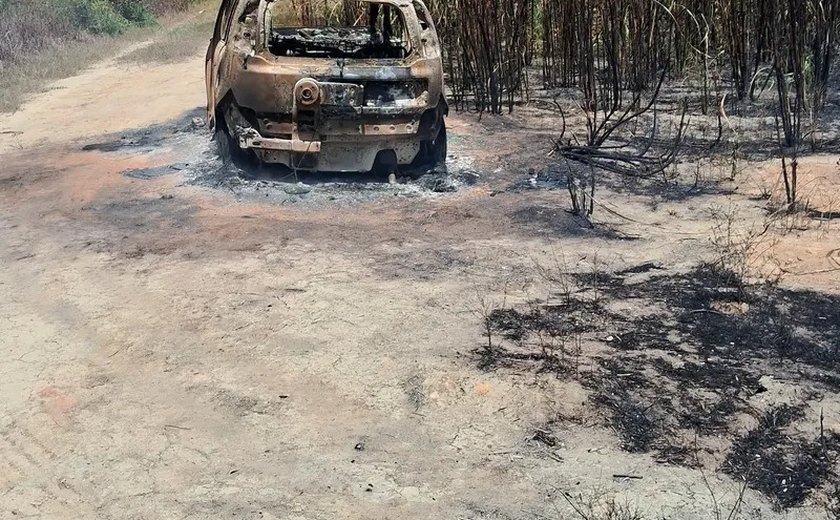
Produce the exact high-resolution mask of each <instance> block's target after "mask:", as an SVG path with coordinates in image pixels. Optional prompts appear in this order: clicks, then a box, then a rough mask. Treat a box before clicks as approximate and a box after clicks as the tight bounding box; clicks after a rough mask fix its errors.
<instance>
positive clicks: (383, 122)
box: [206, 0, 448, 171]
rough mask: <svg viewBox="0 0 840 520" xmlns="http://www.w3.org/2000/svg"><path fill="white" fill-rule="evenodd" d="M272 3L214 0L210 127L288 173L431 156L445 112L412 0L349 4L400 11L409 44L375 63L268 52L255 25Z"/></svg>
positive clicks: (263, 32) (262, 27)
mask: <svg viewBox="0 0 840 520" xmlns="http://www.w3.org/2000/svg"><path fill="white" fill-rule="evenodd" d="M273 1H274V0H223V1H222V3H221V7H220V10H219V15H218V18H217V21H216V26H215V30H214V34H213V38H212V40H211V42H210V46H209V48H208V51H207V58H206V83H207V109H208V121H209V123H210V125H211V126H212V127H214V128H216V129H217V131H219V132H224V133H226V134H227V135H226V137H228V138H229V139H231V141H232V143H233V144H234V146H238V147H239V149H241V150H242V151H249V152H252V153H253V154H255V155H256V156H257V157H258V158H259V159H260V160H261V161H263V162H269V163H280V164H285V165H286V166H289V167H292V168H295V169H304V170H324V171H369V170H371V169H373V168H374V166H375V165H376V164H378V163H380V162H381V163H383V164H385V165H387V166H390V167H392V168H396V167H403V166H408V165H411V164H416V163H418V162H419V161H421V160H423V159H426V158H428V157H430V156H431V155H433V153H432V149H433V147H434V146H438V147H439V146H440V143H439V141H440V139H441V137H440V136H441V135H442V136H443V137H442V138H443V139H444V140H445V130H444V117H445V115H446V113H447V111H448V109H447V105H446V100H445V97H444V84H443V68H442V63H441V53H440V43H439V41H438V37H437V33H436V31H435V27H434V24H433V22H432V20H431V16H430V15H429V11H428V9H427V8H426V6H425V5H424V4H423V2H422V1H421V0H356V1H358V2H360V3H361V4H362V5H363V6H365V7H366V6H368V5H372V4H379V5H386V6H389V7H390V9H392V10H394V9H396V10H399V13H400V14H401V16H402V20H403V24H404V26H405V33H406V34H407V38H408V42H409V44H410V47H409V48H410V50H409V51H408V52H407V55H406V56H405V57H402V58H384V59H356V58H347V57H339V58H334V57H320V56H319V57H311V56H283V55H281V56H278V55H275V54H273V53H272V52H271V50H270V45H269V41H270V37H271V35H270V34H268V32H269V28H268V27H267V26H268V24H267V23H261V22H260V21H261V20H265V19H266V15H267V10H268V9H270V8H271V5H272V3H273ZM377 96H378V97H377ZM383 100H384V101H383ZM435 143H437V145H436V144H435ZM444 144H445V143H444ZM444 150H445V148H444ZM444 154H445V152H444Z"/></svg>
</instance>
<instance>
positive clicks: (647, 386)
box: [476, 264, 840, 508]
mask: <svg viewBox="0 0 840 520" xmlns="http://www.w3.org/2000/svg"><path fill="white" fill-rule="evenodd" d="M567 276H568V277H569V278H570V279H571V280H573V283H574V286H575V288H576V289H575V290H573V291H566V293H565V294H561V295H556V297H552V298H551V301H541V302H531V303H530V304H529V305H528V306H527V307H525V308H504V309H497V310H495V311H493V312H492V313H491V314H490V315H489V316H487V320H488V322H489V323H488V324H489V325H490V330H491V331H492V338H491V344H492V346H489V347H488V346H485V347H483V348H481V349H478V350H476V354H477V359H478V361H479V364H480V366H481V367H482V368H484V369H486V370H492V369H496V368H503V367H515V368H517V369H520V370H521V369H528V370H534V371H537V372H542V373H546V374H553V375H556V376H557V377H563V378H575V379H577V380H579V381H580V382H581V383H582V384H583V385H584V386H585V387H586V388H587V389H588V390H589V391H590V400H591V402H592V404H593V405H594V408H595V409H597V410H599V413H600V411H603V414H604V421H605V422H606V424H607V425H608V426H609V427H610V428H611V429H613V430H614V431H615V433H616V435H617V436H618V438H619V439H620V442H621V447H622V449H624V450H626V451H628V452H634V453H651V454H653V456H654V457H655V459H656V460H657V461H659V462H662V463H671V464H679V465H685V466H690V467H696V466H700V465H702V462H701V461H702V460H703V457H702V455H703V454H704V453H706V454H711V455H715V456H719V458H718V459H717V460H720V459H721V458H722V459H723V460H724V462H723V464H722V466H721V467H720V469H721V470H722V471H724V472H725V473H727V474H730V475H732V476H733V477H735V478H738V479H745V480H746V481H747V483H748V485H749V486H750V487H752V488H754V489H756V490H758V491H760V492H762V493H764V494H765V495H767V496H768V497H769V498H770V499H771V500H772V501H773V503H774V504H775V505H776V506H778V507H779V508H789V507H793V506H797V505H800V504H802V502H803V501H804V500H805V499H806V497H808V495H809V494H810V493H811V492H812V491H813V490H815V489H817V488H819V487H820V486H822V485H823V484H824V483H825V482H827V481H832V480H834V479H837V478H840V475H838V464H840V435H837V434H830V433H823V432H822V430H821V421H820V417H818V416H817V417H809V416H808V415H807V414H806V413H805V403H806V400H814V399H820V398H821V397H823V396H825V395H827V394H830V395H837V394H838V393H840V369H839V368H838V367H840V297H837V296H833V295H826V294H822V293H818V292H812V291H796V290H790V289H785V288H781V287H779V286H776V285H770V284H762V285H748V284H747V283H745V282H744V281H743V280H739V279H738V277H737V276H736V275H734V274H733V273H729V272H721V271H720V270H719V269H717V268H715V267H714V266H710V265H701V266H698V267H696V268H695V269H693V270H692V271H690V272H687V273H667V272H664V271H662V270H661V269H659V268H658V267H657V266H655V265H653V264H646V265H643V266H636V267H633V268H630V269H627V270H625V271H622V272H618V273H595V274H593V273H577V274H576V273H569V274H567ZM637 280H638V281H637ZM616 309H619V310H616ZM764 376H771V377H773V378H774V379H775V380H781V381H785V382H792V383H795V384H796V385H798V386H799V387H801V388H802V389H804V392H802V393H801V394H802V395H800V398H801V399H802V401H801V402H798V403H792V404H785V405H781V406H776V407H775V408H772V409H770V410H763V411H762V410H758V409H757V408H756V407H755V406H754V405H753V404H751V403H750V399H751V398H752V397H753V396H756V395H757V394H760V393H763V392H765V391H766V390H767V389H766V388H765V387H764V386H763V385H762V383H761V379H762V377H764ZM812 415H813V414H812ZM746 418H752V419H751V423H755V426H754V427H753V428H752V429H751V430H749V431H748V432H747V433H745V434H742V433H739V432H742V431H743V424H744V422H743V420H744V419H746ZM736 424H741V426H740V427H739V426H736ZM802 432H816V433H812V434H810V435H809V434H806V433H802Z"/></svg>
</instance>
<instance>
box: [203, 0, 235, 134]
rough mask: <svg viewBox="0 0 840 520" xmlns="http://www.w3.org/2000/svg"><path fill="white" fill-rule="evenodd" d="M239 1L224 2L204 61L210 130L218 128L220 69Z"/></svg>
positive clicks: (223, 0)
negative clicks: (217, 106)
mask: <svg viewBox="0 0 840 520" xmlns="http://www.w3.org/2000/svg"><path fill="white" fill-rule="evenodd" d="M239 1H240V0H222V3H221V4H220V6H219V14H218V15H217V16H216V24H215V26H214V29H213V38H212V39H211V40H210V45H208V47H207V55H206V56H205V60H204V74H205V81H206V84H207V123H208V126H209V127H210V128H215V126H216V105H217V104H218V101H219V93H220V89H221V86H220V83H221V82H220V78H219V69H220V67H221V62H222V56H223V54H224V52H225V49H226V47H227V37H228V31H229V29H230V22H231V16H232V14H233V10H234V8H235V7H236V5H237V4H238V3H239Z"/></svg>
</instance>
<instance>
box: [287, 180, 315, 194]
mask: <svg viewBox="0 0 840 520" xmlns="http://www.w3.org/2000/svg"><path fill="white" fill-rule="evenodd" d="M283 191H285V192H286V193H288V194H289V195H305V194H307V193H309V192H310V191H312V187H311V186H307V185H306V184H303V183H302V182H301V183H298V184H291V185H289V186H285V187H284V188H283Z"/></svg>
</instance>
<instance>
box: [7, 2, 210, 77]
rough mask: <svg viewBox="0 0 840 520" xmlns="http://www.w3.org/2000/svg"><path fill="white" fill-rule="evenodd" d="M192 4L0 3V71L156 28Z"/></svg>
mask: <svg viewBox="0 0 840 520" xmlns="http://www.w3.org/2000/svg"><path fill="white" fill-rule="evenodd" d="M195 1H196V0H43V1H38V2H32V1H29V0H0V35H2V37H0V72H1V71H3V70H4V66H7V65H8V64H9V63H10V62H16V61H20V60H21V59H22V58H28V57H29V56H30V55H31V53H32V52H37V51H39V50H43V49H48V48H55V47H59V46H62V45H64V44H67V43H68V42H75V41H80V40H87V39H90V38H91V37H92V36H97V35H108V36H114V35H118V34H123V33H124V32H125V31H127V30H128V29H130V28H132V27H145V26H151V25H155V24H156V23H157V22H156V18H155V17H156V16H158V15H160V14H163V13H166V12H169V11H174V10H181V9H185V8H186V7H188V6H189V4H191V3H195Z"/></svg>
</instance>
